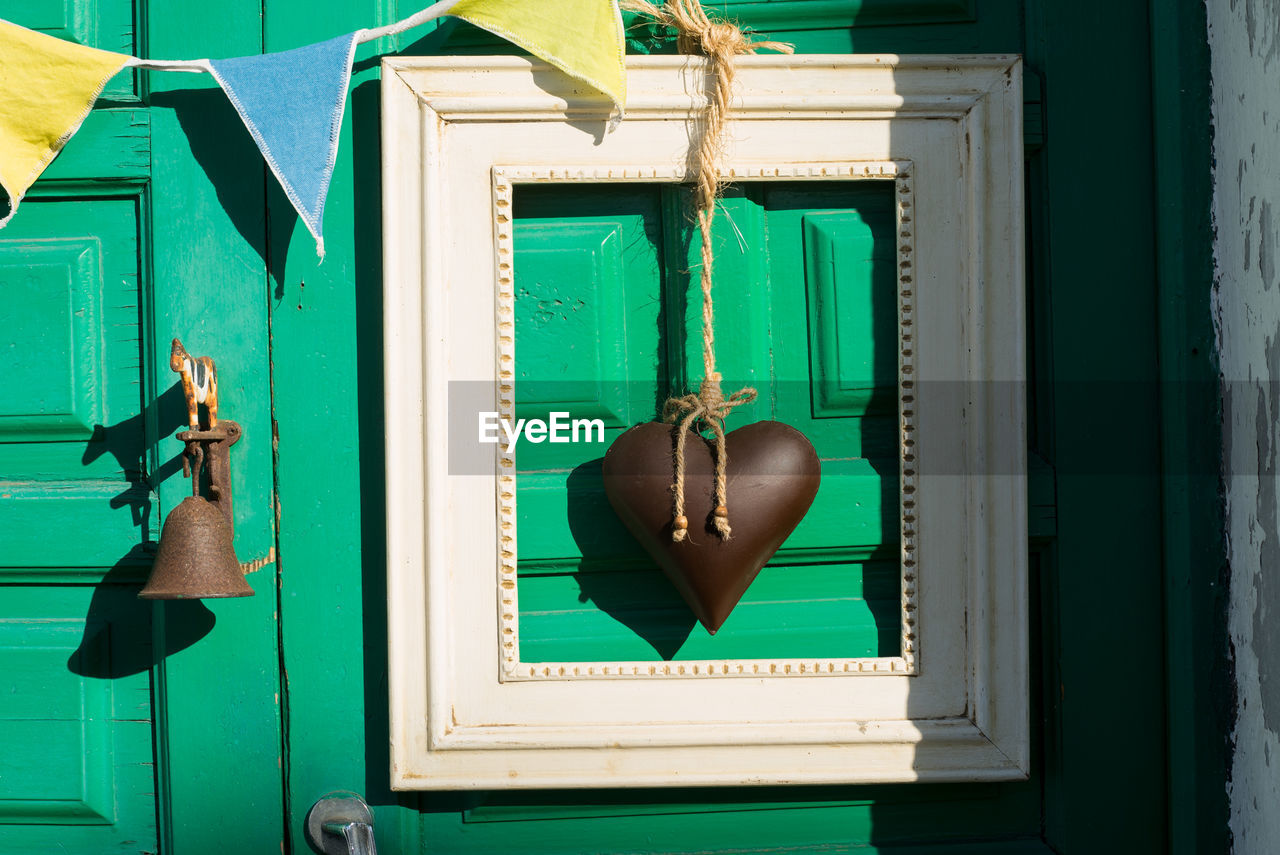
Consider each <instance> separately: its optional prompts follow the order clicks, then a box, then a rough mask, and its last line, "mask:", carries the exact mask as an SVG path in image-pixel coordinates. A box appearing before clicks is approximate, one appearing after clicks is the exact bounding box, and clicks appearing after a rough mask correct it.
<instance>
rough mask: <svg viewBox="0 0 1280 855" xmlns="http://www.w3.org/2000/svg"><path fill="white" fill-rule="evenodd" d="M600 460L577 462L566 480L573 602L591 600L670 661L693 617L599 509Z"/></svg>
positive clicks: (639, 549) (620, 528)
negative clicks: (574, 554)
mask: <svg viewBox="0 0 1280 855" xmlns="http://www.w3.org/2000/svg"><path fill="white" fill-rule="evenodd" d="M603 462H604V458H600V457H598V458H596V459H595V460H589V461H587V462H586V463H583V464H581V465H579V466H578V467H576V468H575V469H574V470H573V471H572V472H570V473H569V477H568V479H567V481H566V486H567V490H568V517H569V530H570V532H571V533H572V535H573V539H574V542H575V543H576V544H577V546H578V551H579V552H580V553H581V555H582V559H581V561H580V562H579V564H578V572H576V573H574V574H573V578H574V581H576V582H577V583H578V589H579V595H578V601H579V602H582V603H588V602H590V603H594V604H595V605H596V607H597V608H599V609H600V610H601V611H603V612H604V613H605V614H607V615H609V616H610V617H611V618H613V619H614V620H616V621H618V623H620V624H622V625H623V626H625V627H627V628H628V629H630V630H631V631H632V632H634V633H635V634H636V635H638V636H640V637H641V638H643V639H644V640H645V642H646V643H648V644H649V645H650V646H651V647H652V648H653V649H654V650H655V651H656V652H657V654H658V655H659V656H661V657H662V658H663V659H664V660H671V659H673V658H675V655H676V654H677V653H679V652H680V648H681V647H682V646H684V643H685V641H686V640H688V638H689V634H690V633H691V632H693V628H694V626H696V625H697V622H698V621H697V618H695V617H694V616H693V613H692V612H691V611H689V607H688V606H687V605H686V604H685V602H684V600H683V599H681V597H680V594H679V592H677V591H676V589H675V587H674V586H673V585H672V584H671V583H670V582H669V581H668V580H667V578H666V576H664V575H663V574H662V571H661V570H659V569H658V568H656V567H654V566H653V562H652V561H651V560H650V559H649V558H648V557H647V556H646V555H645V554H644V550H643V548H642V547H641V546H640V544H639V543H638V542H637V541H636V539H635V538H634V537H632V536H631V532H629V531H627V529H626V527H625V526H623V525H622V522H621V521H620V520H619V519H618V518H617V517H616V516H614V514H613V513H612V512H610V513H607V514H601V513H600V508H601V506H602V505H606V506H607V504H608V499H607V498H605V494H604V481H603V479H602V477H601V474H600V466H601V464H602V463H603ZM620 545H621V546H620Z"/></svg>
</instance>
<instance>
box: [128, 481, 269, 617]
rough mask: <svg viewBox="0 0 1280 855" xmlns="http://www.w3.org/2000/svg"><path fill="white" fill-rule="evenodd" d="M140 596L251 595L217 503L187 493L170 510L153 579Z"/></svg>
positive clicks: (174, 597)
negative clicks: (185, 496)
mask: <svg viewBox="0 0 1280 855" xmlns="http://www.w3.org/2000/svg"><path fill="white" fill-rule="evenodd" d="M138 596H139V597H142V598H143V599H144V600H194V599H202V598H206V597H251V596H253V588H250V587H249V583H248V582H246V581H245V578H244V572H243V571H242V570H241V569H240V562H239V560H238V559H237V558H236V553H235V549H234V548H233V547H232V545H231V526H230V525H228V524H227V520H226V516H225V515H224V514H223V512H222V510H221V509H220V508H219V507H218V506H217V505H215V504H213V503H212V502H209V501H207V500H206V499H204V498H202V497H200V496H188V497H187V498H185V499H183V500H182V502H181V503H180V504H179V505H178V506H177V507H176V508H174V509H173V510H172V511H170V512H169V516H168V517H167V518H166V519H165V521H164V529H163V530H162V531H161V532H160V546H159V547H158V548H157V549H156V561H155V566H154V567H153V568H152V570H151V577H150V578H149V579H148V580H147V586H146V587H145V588H143V589H142V591H141V593H139V594H138Z"/></svg>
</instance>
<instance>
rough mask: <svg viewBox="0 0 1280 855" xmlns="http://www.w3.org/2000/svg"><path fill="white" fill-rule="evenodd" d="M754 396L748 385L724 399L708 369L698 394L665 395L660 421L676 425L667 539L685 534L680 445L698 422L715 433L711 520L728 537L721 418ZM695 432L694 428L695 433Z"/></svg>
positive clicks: (717, 380)
mask: <svg viewBox="0 0 1280 855" xmlns="http://www.w3.org/2000/svg"><path fill="white" fill-rule="evenodd" d="M755 399H756V390H755V389H752V388H750V387H746V388H743V389H739V390H738V391H736V392H734V393H733V394H732V395H730V396H729V397H728V398H726V397H725V396H724V392H723V391H721V389H720V375H719V374H718V373H715V372H712V373H711V374H708V375H707V376H706V377H704V378H703V380H702V384H701V386H699V387H698V394H696V395H692V394H690V395H683V396H681V397H678V398H668V399H667V403H666V405H665V406H664V407H663V411H662V418H663V421H667V422H670V423H672V424H674V425H676V447H675V470H676V478H675V483H674V484H672V485H671V489H672V491H673V492H674V493H675V516H674V519H673V520H672V523H671V539H672V540H674V541H675V542H676V543H680V542H681V541H683V540H684V539H685V537H686V536H687V535H688V533H689V518H688V517H686V516H685V514H684V445H685V440H687V439H688V437H689V430H690V428H693V427H694V426H695V424H696V423H697V422H698V421H701V422H702V423H703V424H705V425H706V426H707V427H709V428H711V430H712V432H713V433H715V435H716V449H715V456H716V460H715V467H716V485H715V502H716V507H715V513H714V516H713V518H712V522H713V524H714V525H715V527H716V531H718V532H719V533H720V537H721V538H723V539H724V540H728V539H729V536H730V534H731V533H732V531H733V529H731V528H730V527H729V497H728V489H727V488H728V478H727V468H728V464H729V452H728V448H727V446H726V444H725V438H724V420H725V419H726V418H727V417H728V415H729V413H731V412H733V409H734V408H735V407H740V406H742V405H743V404H749V403H751V402H752V401H754V400H755ZM696 434H697V432H696V431H695V435H696Z"/></svg>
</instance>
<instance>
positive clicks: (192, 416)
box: [169, 338, 218, 430]
mask: <svg viewBox="0 0 1280 855" xmlns="http://www.w3.org/2000/svg"><path fill="white" fill-rule="evenodd" d="M169 368H170V369H172V370H173V371H175V372H177V373H178V375H179V376H181V377H182V394H183V395H184V396H185V397H186V399H187V420H188V422H189V423H190V425H191V429H192V430H199V429H200V412H199V409H200V408H199V405H200V404H204V406H205V409H206V410H208V411H209V430H214V429H215V428H217V427H218V371H217V369H216V368H214V367H213V360H212V359H211V358H210V357H208V356H198V357H197V356H192V355H191V354H189V353H187V351H186V349H185V348H184V347H183V346H182V342H180V341H178V340H177V339H176V338H175V339H174V340H173V348H172V350H170V351H169Z"/></svg>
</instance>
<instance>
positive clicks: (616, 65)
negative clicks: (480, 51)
mask: <svg viewBox="0 0 1280 855" xmlns="http://www.w3.org/2000/svg"><path fill="white" fill-rule="evenodd" d="M448 14H450V15H455V16H457V17H459V18H462V19H463V20H464V21H468V22H469V23H472V24H475V25H476V26H477V27H480V28H482V29H485V30H488V31H489V32H491V33H493V34H495V35H498V36H502V38H504V39H506V40H507V41H509V42H512V43H514V44H516V45H518V46H519V47H522V48H524V49H525V50H527V51H529V53H531V54H533V55H534V56H537V57H540V58H542V59H545V60H546V61H547V62H549V63H551V64H552V65H554V66H555V67H556V68H559V69H560V70H561V71H563V72H565V73H566V74H568V75H569V76H571V77H576V78H577V79H578V80H581V81H583V82H584V83H587V84H589V85H590V86H592V87H593V88H595V89H599V90H600V91H601V92H603V93H604V94H605V95H608V96H609V98H610V99H611V100H612V101H613V103H614V104H615V105H616V106H617V108H618V112H619V114H621V112H622V109H623V107H624V105H625V103H626V100H627V76H626V65H625V62H624V59H623V56H624V54H625V48H624V45H623V32H622V13H621V12H620V11H619V10H618V0H551V2H536V0H459V2H458V3H457V4H456V5H454V6H452V7H450V9H449V12H448Z"/></svg>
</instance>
